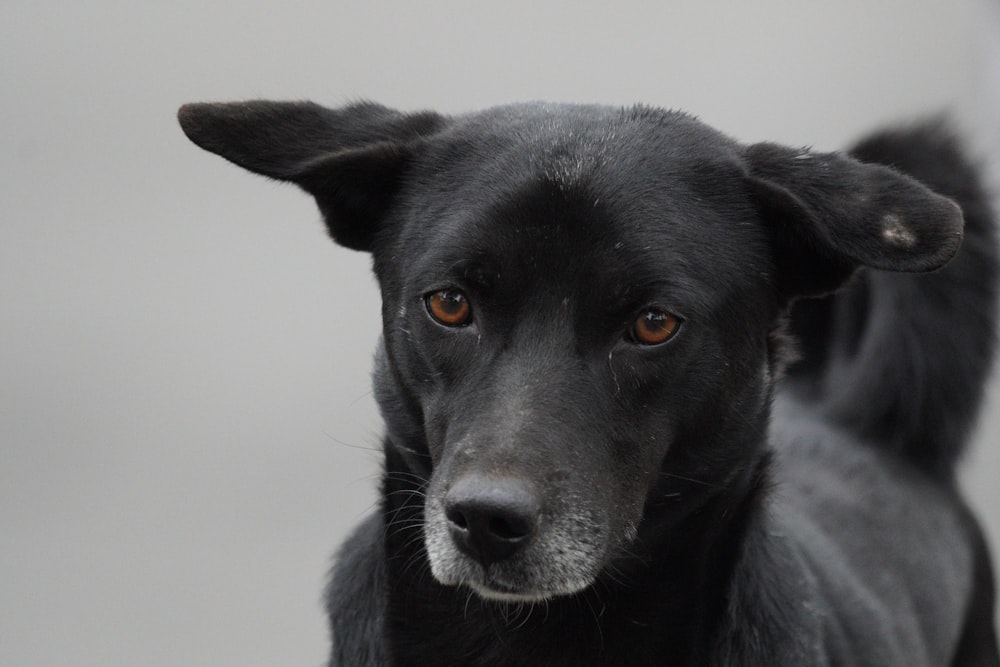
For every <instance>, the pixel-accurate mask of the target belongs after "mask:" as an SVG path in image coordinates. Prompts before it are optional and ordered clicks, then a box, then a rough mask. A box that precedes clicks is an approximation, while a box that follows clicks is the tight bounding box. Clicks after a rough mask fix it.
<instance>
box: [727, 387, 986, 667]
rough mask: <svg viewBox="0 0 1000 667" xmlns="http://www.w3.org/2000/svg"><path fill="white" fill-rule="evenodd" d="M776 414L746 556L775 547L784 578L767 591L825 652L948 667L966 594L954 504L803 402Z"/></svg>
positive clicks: (941, 490) (967, 527) (937, 485)
mask: <svg viewBox="0 0 1000 667" xmlns="http://www.w3.org/2000/svg"><path fill="white" fill-rule="evenodd" d="M775 407H776V409H775V413H774V419H773V422H772V433H771V441H772V446H773V447H774V451H775V457H774V462H773V465H772V471H771V473H772V482H773V485H774V487H773V490H772V494H771V497H770V502H769V505H768V508H767V512H765V514H764V516H763V517H762V518H761V522H762V524H763V525H762V527H761V533H762V535H758V536H757V537H755V538H752V539H751V540H750V541H749V542H748V545H750V546H748V549H749V550H752V549H753V547H752V545H753V543H754V541H753V540H754V539H756V540H757V541H763V540H767V541H769V542H770V545H769V547H768V548H770V549H772V550H774V549H775V543H776V542H783V543H785V544H784V546H783V548H785V549H788V550H791V551H792V552H794V554H795V555H794V556H789V558H791V559H792V560H793V561H794V563H793V566H794V567H793V568H792V569H791V570H790V571H791V572H795V574H793V575H792V576H789V577H786V578H783V580H782V581H781V582H777V583H776V584H775V582H769V583H770V584H772V585H777V586H780V587H785V588H790V589H792V590H791V591H790V592H789V594H788V595H786V596H785V597H786V602H787V601H788V600H795V599H799V600H802V601H803V602H801V603H799V605H800V606H801V607H803V611H805V612H807V613H806V614H805V616H807V617H809V616H813V617H815V618H817V619H818V620H819V623H820V625H821V626H822V628H823V633H822V634H823V636H822V642H823V643H824V644H825V647H824V650H825V652H826V654H828V655H837V654H843V655H845V657H846V656H849V655H850V654H851V652H852V647H857V646H864V647H865V650H866V651H869V652H870V651H875V652H876V653H879V652H881V653H883V654H884V657H885V660H886V661H885V662H884V663H881V664H896V663H893V660H896V659H898V658H899V656H907V658H906V659H907V660H908V661H909V662H906V663H905V664H947V662H948V660H949V659H950V654H949V653H948V651H950V647H954V646H955V644H956V642H957V641H958V639H959V636H960V634H961V632H962V619H963V618H964V616H965V609H966V603H967V600H968V599H969V598H970V596H971V595H972V594H973V593H974V591H973V589H974V587H975V581H974V577H973V575H972V573H973V571H974V563H975V561H976V556H977V554H976V549H975V544H976V536H975V535H974V534H973V532H974V531H975V525H974V523H972V522H970V521H969V520H968V511H967V508H966V507H965V505H964V503H963V501H962V500H961V498H960V497H959V496H958V495H957V494H956V493H955V491H954V490H953V489H952V488H951V487H949V486H947V485H945V484H942V483H941V482H940V481H939V480H936V479H933V478H932V477H930V476H928V475H926V474H925V473H923V472H922V471H920V470H918V469H916V468H915V467H913V466H910V465H907V464H906V462H904V461H900V460H898V459H896V458H895V457H892V456H891V455H889V454H887V453H885V452H883V451H880V450H879V449H878V448H876V447H872V446H867V445H866V444H865V443H863V442H860V441H858V440H857V439H856V438H855V437H854V436H852V435H850V434H848V433H846V432H844V431H842V430H840V429H838V428H837V427H835V426H832V425H831V424H829V423H828V422H826V421H825V420H824V419H823V418H822V417H821V416H820V415H819V414H818V413H816V412H815V411H812V410H810V409H809V408H808V407H807V406H805V405H802V404H800V403H797V402H796V401H794V400H783V399H779V400H778V401H777V404H776V406H775ZM760 551H762V552H763V551H764V549H763V548H762V549H761V550H760ZM780 552H781V550H780V549H779V550H778V553H780ZM748 553H750V552H748ZM742 567H743V568H744V569H747V568H754V567H755V564H754V563H752V562H750V563H744V564H742ZM770 571H774V569H773V568H770ZM786 571H789V570H786ZM796 589H801V590H796ZM806 600H810V602H809V603H808V604H807V603H806V602H805V601H806ZM888 610H895V612H894V613H887V611H888ZM899 664H904V663H899Z"/></svg>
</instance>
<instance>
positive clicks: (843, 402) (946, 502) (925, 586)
mask: <svg viewBox="0 0 1000 667" xmlns="http://www.w3.org/2000/svg"><path fill="white" fill-rule="evenodd" d="M852 153H853V155H854V156H855V157H856V158H857V159H860V160H862V161H865V162H878V163H882V164H886V165H889V166H892V167H894V168H896V169H899V170H900V171H903V172H905V173H908V174H910V175H912V176H914V177H915V178H917V179H919V180H921V181H922V182H923V183H925V184H926V185H928V186H929V187H931V188H932V189H934V190H936V191H937V192H939V193H941V194H945V195H947V196H949V197H951V198H953V199H954V200H955V201H957V202H958V203H959V204H960V205H961V207H962V209H963V214H964V218H965V230H964V241H963V245H962V249H961V250H960V252H959V253H958V255H957V256H956V258H955V259H954V260H953V261H952V262H951V263H950V264H949V265H948V266H947V267H945V268H944V269H942V270H940V271H938V272H936V273H931V274H899V273H885V272H878V271H874V270H870V269H862V270H861V271H860V272H859V273H858V274H857V275H856V276H855V277H854V279H853V281H852V283H851V284H850V285H849V286H848V287H847V288H846V289H844V290H841V291H840V292H838V293H836V294H835V295H832V296H828V297H826V298H823V299H817V300H807V301H801V302H799V303H798V304H797V305H796V307H795V308H794V309H793V312H792V325H791V329H792V331H793V333H794V334H795V335H796V337H797V338H798V339H799V341H800V345H801V354H802V358H801V359H800V360H798V361H797V362H796V363H794V364H792V365H791V367H790V368H789V374H788V378H787V379H786V381H785V383H784V387H783V389H782V390H781V391H780V392H779V398H778V401H777V404H776V409H775V414H774V421H773V427H772V440H773V442H774V445H775V451H776V459H777V461H776V466H775V477H776V486H777V489H776V491H775V494H776V499H777V501H776V502H774V503H772V508H774V512H775V513H776V514H778V515H779V516H778V517H777V518H776V523H777V524H778V525H779V526H784V527H787V529H788V530H790V531H794V532H795V533H797V534H800V535H809V536H810V537H809V538H808V539H804V540H802V541H801V543H800V544H801V552H799V553H797V554H795V557H797V558H801V559H802V560H803V561H805V562H806V563H809V564H810V565H812V566H814V567H809V566H807V567H806V568H805V570H806V571H808V572H810V574H811V576H814V577H815V578H816V582H812V583H813V584H816V583H817V582H819V583H820V587H821V588H824V589H834V590H837V591H838V593H837V596H836V597H838V598H839V599H841V600H849V601H853V602H852V604H850V605H843V604H839V605H830V606H823V605H819V606H815V605H814V606H813V607H812V608H811V609H810V610H809V612H808V613H806V614H804V617H806V618H808V617H809V616H810V614H812V615H814V616H820V617H823V618H822V619H817V621H816V622H817V624H821V625H823V626H824V627H826V628H827V630H826V634H827V637H826V641H825V642H824V646H823V648H822V650H821V651H820V650H818V649H817V655H818V654H819V653H820V652H821V653H822V654H823V655H824V656H825V658H826V659H828V660H830V661H831V662H830V664H842V663H852V662H853V661H855V660H857V659H858V658H857V656H852V654H851V653H850V652H849V649H848V647H850V646H856V645H857V644H858V643H859V642H860V643H864V644H866V645H868V646H869V647H871V649H872V653H871V655H869V656H868V657H867V658H866V660H869V662H865V663H864V664H903V663H900V662H899V661H900V659H901V658H902V659H904V660H905V661H907V663H906V664H953V665H979V664H984V665H995V664H997V658H996V656H997V647H996V640H995V637H994V629H993V606H994V592H993V580H992V573H991V567H990V560H989V555H988V552H987V550H986V547H985V544H984V541H983V538H982V536H981V534H980V532H979V529H978V527H977V526H976V524H975V522H974V521H973V520H972V519H971V517H970V516H969V515H968V513H967V511H966V510H965V507H964V504H963V503H962V501H961V500H960V498H959V496H958V494H957V491H956V489H955V488H954V471H955V465H956V462H957V461H958V459H959V457H960V454H961V453H962V450H963V447H964V445H965V443H966V441H967V439H968V435H969V432H970V430H971V428H972V426H973V425H974V421H975V417H976V414H977V411H978V408H979V405H980V402H981V398H982V394H983V387H984V383H985V381H986V378H987V376H988V374H989V371H990V362H991V360H992V357H993V351H994V343H995V340H994V338H995V327H996V297H997V289H996V285H997V249H996V240H995V237H994V228H993V217H992V212H991V210H990V206H989V202H988V198H987V196H986V194H985V192H984V189H983V187H982V185H981V184H980V182H979V178H978V175H977V173H976V170H975V169H974V168H973V167H972V166H971V165H970V164H969V163H968V162H967V160H966V159H965V158H964V157H963V155H962V154H961V152H960V151H959V150H958V148H957V147H956V144H955V142H954V140H953V139H952V138H951V137H950V136H949V135H948V134H947V133H946V132H945V131H944V130H943V129H942V128H941V127H939V126H936V125H935V126H921V127H917V128H912V129H909V130H905V131H893V132H886V133H882V134H879V135H876V136H873V137H871V138H869V139H867V140H865V141H863V142H862V143H860V144H859V145H858V146H857V147H856V148H855V149H854V150H853V151H852ZM900 233H905V232H902V231H901V232H900ZM802 585H803V586H806V587H809V586H810V585H811V584H810V583H804V584H802ZM889 609H895V610H897V611H896V612H894V613H887V610H889ZM900 610H903V611H900ZM830 628H834V629H835V630H834V631H831V630H830ZM838 635H839V636H838ZM949 646H958V649H957V651H956V652H955V653H953V654H944V653H941V652H940V651H941V650H942V647H949ZM800 649H801V650H802V651H803V652H806V653H808V652H809V651H810V647H808V646H804V647H800ZM838 650H844V651H845V652H844V653H839V654H838ZM945 650H948V649H945ZM880 656H881V657H880Z"/></svg>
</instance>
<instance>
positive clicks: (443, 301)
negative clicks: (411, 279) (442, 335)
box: [424, 289, 472, 327]
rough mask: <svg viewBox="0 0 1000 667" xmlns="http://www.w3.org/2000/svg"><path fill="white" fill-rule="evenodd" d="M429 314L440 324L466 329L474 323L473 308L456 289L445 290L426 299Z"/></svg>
mask: <svg viewBox="0 0 1000 667" xmlns="http://www.w3.org/2000/svg"><path fill="white" fill-rule="evenodd" d="M424 303H425V304H426V305H427V312H428V313H429V314H430V316H431V318H432V319H433V320H434V321H435V322H437V323H438V324H443V325H444V326H446V327H464V326H466V325H467V324H469V323H470V322H472V306H470V305H469V299H468V297H466V296H465V294H464V293H463V292H461V291H459V290H456V289H443V290H438V291H437V292H432V293H431V294H428V295H427V296H425V297H424Z"/></svg>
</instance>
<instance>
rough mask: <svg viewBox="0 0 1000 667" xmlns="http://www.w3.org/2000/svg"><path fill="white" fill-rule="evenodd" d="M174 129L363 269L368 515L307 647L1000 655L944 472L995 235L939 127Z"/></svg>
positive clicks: (988, 295)
mask: <svg viewBox="0 0 1000 667" xmlns="http://www.w3.org/2000/svg"><path fill="white" fill-rule="evenodd" d="M180 121H181V124H182V126H183V128H184V130H185V132H186V133H187V134H188V136H190V137H191V139H192V140H194V141H195V142H196V143H197V144H199V145H200V146H202V147H204V148H206V149H208V150H211V151H213V152H216V153H218V154H220V155H222V156H223V157H226V158H228V159H230V160H232V161H233V162H236V163H237V164H239V165H241V166H244V167H246V168H248V169H250V170H252V171H255V172H258V173H261V174H264V175H267V176H270V177H272V178H277V179H281V180H287V181H291V182H294V183H297V184H299V185H300V186H301V187H303V188H304V189H305V190H306V191H307V192H309V193H311V194H312V195H314V196H315V197H316V199H317V201H318V202H319V205H320V208H321V210H322V212H323V214H324V218H325V220H326V222H327V224H328V226H329V229H330V232H331V235H332V236H333V238H334V239H335V240H337V241H338V242H339V243H341V244H343V245H346V246H348V247H351V248H355V249H359V250H365V251H368V252H371V253H372V257H373V260H374V269H375V273H376V275H377V277H378V279H379V284H380V287H381V291H382V298H383V321H384V331H383V339H382V343H381V345H380V348H379V353H378V355H377V362H376V369H375V389H376V396H377V399H378V402H379V405H380V407H381V410H382V414H383V416H384V418H385V422H386V429H387V431H386V438H385V475H384V479H383V483H382V485H383V496H382V506H381V509H380V511H379V512H376V513H375V514H373V515H372V516H371V517H369V518H368V519H367V520H366V521H365V522H364V523H363V524H362V525H361V526H360V527H359V528H358V529H357V530H356V531H355V533H354V535H353V536H352V537H351V538H350V539H349V540H348V541H347V543H346V544H345V545H344V547H343V549H342V551H341V552H340V554H339V556H338V558H337V561H336V565H335V567H334V571H333V575H332V578H331V584H330V588H329V592H328V605H329V612H330V619H331V625H332V630H333V653H332V657H331V663H330V664H331V665H351V666H354V665H389V664H394V665H421V666H429V665H662V664H670V665H706V664H707V665H727V666H728V665H755V666H756V665H796V666H798V665H879V666H882V665H906V666H913V665H949V664H950V665H1000V657H998V650H997V640H996V637H995V633H994V593H993V577H992V573H991V571H990V560H989V554H988V553H987V551H986V547H985V543H984V541H983V539H982V536H981V535H980V533H979V529H978V527H977V525H976V522H975V520H974V519H973V517H972V516H971V514H970V513H969V511H968V510H967V508H966V507H965V505H964V503H963V502H962V500H961V498H960V496H959V494H958V492H957V491H956V489H955V487H954V480H953V471H954V465H955V462H956V460H957V458H958V456H959V455H960V453H961V450H962V447H963V445H964V443H965V440H966V437H967V434H968V432H969V430H970V428H971V426H972V424H973V422H974V418H975V415H976V412H977V409H978V406H979V403H980V399H981V395H982V390H983V383H984V379H985V377H986V376H987V374H988V372H989V367H990V363H991V360H992V357H993V348H994V329H995V323H996V303H995V301H996V292H997V253H996V248H995V239H994V236H993V235H994V230H993V220H992V213H991V211H990V210H989V206H988V204H987V199H986V197H985V195H984V193H983V191H982V188H981V186H980V185H979V182H978V178H977V175H976V173H975V170H974V169H973V168H972V167H971V166H970V165H969V164H968V162H967V160H966V159H965V158H964V157H963V156H962V155H961V153H960V152H959V150H958V149H957V148H956V146H955V142H954V141H953V140H952V139H951V138H949V137H948V136H947V133H946V132H944V131H943V130H941V129H940V128H936V127H931V126H922V127H915V128H910V129H908V130H901V131H896V132H889V133H884V134H881V135H878V136H875V137H872V138H870V139H868V140H866V141H864V142H862V143H861V144H859V145H858V146H857V147H856V148H855V150H854V151H853V152H852V153H851V154H850V155H843V154H824V153H816V152H812V151H806V150H794V149H789V148H785V147H781V146H777V145H773V144H757V145H752V146H744V145H741V144H739V143H737V142H735V141H733V140H731V139H729V138H727V137H725V136H723V135H721V134H719V133H718V132H716V131H714V130H712V129H711V128H708V127H706V126H705V125H703V124H701V123H699V122H698V121H696V120H695V119H693V118H691V117H689V116H686V115H684V114H681V113H676V112H665V111H661V110H657V109H650V108H645V107H636V108H632V109H611V108H604V107H589V106H563V105H545V104H531V105H515V106H508V107H499V108H496V109H491V110H487V111H484V112H480V113H475V114H469V115H465V116H458V117H445V116H441V115H438V114H434V113H421V114H401V113H398V112H395V111H392V110H389V109H386V108H384V107H381V106H378V105H373V104H360V105H354V106H350V107H346V108H344V109H340V110H328V109H323V108H322V107H318V106H316V105H313V104H309V103H275V102H249V103H237V104H209V105H188V106H185V107H183V108H182V109H181V111H180ZM904 173H906V174H909V175H910V176H905V175H903V174H904ZM935 192H937V193H939V194H935ZM942 195H943V196H942ZM956 202H957V204H958V205H957V206H956ZM959 207H961V208H959ZM963 214H964V220H965V222H964V225H965V241H964V245H963V247H962V250H961V251H960V252H958V254H957V257H956V258H955V259H954V260H953V261H951V263H950V264H948V262H949V260H951V258H952V257H953V256H954V255H955V253H956V251H957V250H958V246H959V244H960V242H961V240H962V226H963ZM945 264H948V266H947V267H945V268H943V269H942V268H941V267H942V266H944V265H945ZM938 269H940V270H938ZM928 271H934V272H933V273H922V274H920V275H918V274H916V273H913V272H928ZM900 272H904V273H900ZM845 283H847V287H846V288H844V289H841V290H840V291H836V290H838V288H840V287H841V286H842V285H843V284H845ZM442 295H444V296H442ZM435 298H442V299H443V298H447V299H448V300H449V303H466V304H469V305H470V308H471V309H470V310H469V311H467V315H466V316H465V317H464V319H463V318H461V317H460V318H457V319H456V320H455V321H453V322H448V321H447V320H442V319H441V317H440V314H439V313H437V312H436V311H435V310H434V305H433V304H434V303H435V301H434V299H435ZM673 316H676V319H672V318H673ZM648 318H651V319H648ZM646 321H650V322H667V321H669V322H671V323H672V324H671V326H673V325H674V324H678V323H679V328H677V329H675V330H674V331H675V334H674V335H673V336H672V337H670V338H669V340H667V341H666V342H663V343H660V344H656V345H647V344H644V342H643V341H644V338H643V337H642V335H640V332H639V329H638V328H637V327H639V325H640V324H642V323H643V322H646ZM672 330H673V329H672ZM790 338H797V339H798V340H799V341H800V343H799V352H800V354H799V358H798V360H797V361H790V360H792V359H794V355H793V354H792V349H791V345H790V343H789V339H790ZM789 363H790V365H789V366H788V368H787V376H786V377H784V379H781V378H782V371H784V370H785V366H786V364H789Z"/></svg>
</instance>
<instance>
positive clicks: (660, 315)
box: [629, 308, 681, 345]
mask: <svg viewBox="0 0 1000 667" xmlns="http://www.w3.org/2000/svg"><path fill="white" fill-rule="evenodd" d="M680 326H681V319H680V318H679V317H677V316H676V315H674V314H672V313H668V312H667V311H665V310H660V309H658V308H647V309H646V310H644V311H642V312H641V313H639V315H638V316H637V317H636V318H635V320H634V321H633V322H632V328H631V329H630V330H629V333H630V334H631V336H632V339H633V340H634V341H635V342H637V343H639V344H641V345H659V344H660V343H666V342H667V341H668V340H670V339H671V338H673V337H674V334H676V333H677V330H678V329H680Z"/></svg>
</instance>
